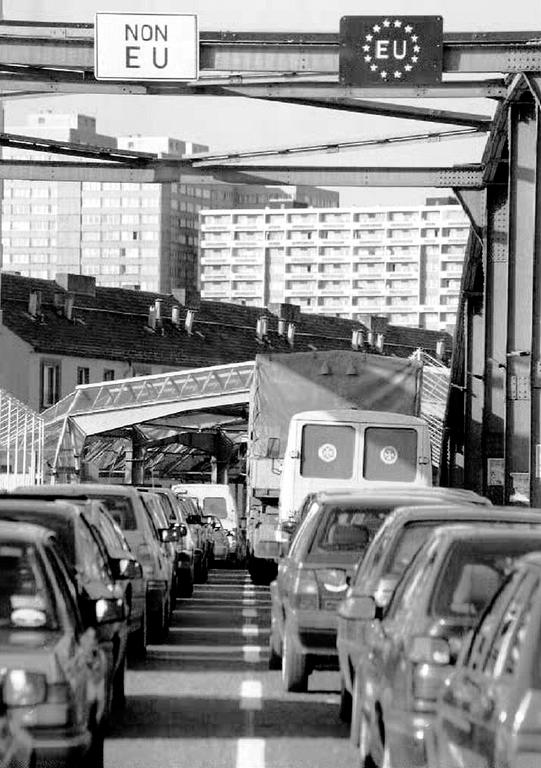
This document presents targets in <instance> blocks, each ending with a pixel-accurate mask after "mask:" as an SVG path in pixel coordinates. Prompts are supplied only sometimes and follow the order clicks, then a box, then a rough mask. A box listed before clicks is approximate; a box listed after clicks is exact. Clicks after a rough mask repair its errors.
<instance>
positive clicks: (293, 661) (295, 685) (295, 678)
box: [282, 627, 308, 693]
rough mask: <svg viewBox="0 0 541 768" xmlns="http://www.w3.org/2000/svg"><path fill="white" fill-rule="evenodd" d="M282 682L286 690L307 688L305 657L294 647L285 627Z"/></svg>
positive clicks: (296, 690) (302, 691)
mask: <svg viewBox="0 0 541 768" xmlns="http://www.w3.org/2000/svg"><path fill="white" fill-rule="evenodd" d="M282 683H283V686H284V689H285V690H286V691H290V692H298V693H305V692H306V691H307V690H308V668H307V663H306V657H305V655H304V654H302V653H299V651H297V649H296V648H295V646H294V644H293V640H292V638H291V633H290V631H289V630H288V628H287V627H286V630H285V632H284V642H283V648H282Z"/></svg>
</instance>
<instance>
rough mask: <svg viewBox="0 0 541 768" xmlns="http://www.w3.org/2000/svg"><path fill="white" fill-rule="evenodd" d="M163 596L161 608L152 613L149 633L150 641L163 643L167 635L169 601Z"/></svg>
mask: <svg viewBox="0 0 541 768" xmlns="http://www.w3.org/2000/svg"><path fill="white" fill-rule="evenodd" d="M164 601H165V597H164V596H162V599H161V601H160V606H159V609H158V610H156V611H152V613H151V614H150V621H151V623H150V625H149V626H148V635H149V639H150V642H153V643H163V642H165V638H166V637H167V612H166V611H167V602H164Z"/></svg>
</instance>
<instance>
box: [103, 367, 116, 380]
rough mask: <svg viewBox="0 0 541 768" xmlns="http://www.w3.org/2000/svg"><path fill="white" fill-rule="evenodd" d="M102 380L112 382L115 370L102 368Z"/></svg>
mask: <svg viewBox="0 0 541 768" xmlns="http://www.w3.org/2000/svg"><path fill="white" fill-rule="evenodd" d="M103 380H104V381H114V380H115V369H114V368H104V369H103Z"/></svg>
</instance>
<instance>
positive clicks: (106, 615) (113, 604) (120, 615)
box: [94, 597, 126, 624]
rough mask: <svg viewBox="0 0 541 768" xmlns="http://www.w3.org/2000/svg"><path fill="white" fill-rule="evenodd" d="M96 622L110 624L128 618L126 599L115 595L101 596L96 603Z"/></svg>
mask: <svg viewBox="0 0 541 768" xmlns="http://www.w3.org/2000/svg"><path fill="white" fill-rule="evenodd" d="M94 610H95V614H96V624H109V623H111V622H113V621H123V620H124V619H125V618H126V610H125V606H124V600H122V599H121V598H113V597H100V598H99V599H98V600H96V602H95V604H94Z"/></svg>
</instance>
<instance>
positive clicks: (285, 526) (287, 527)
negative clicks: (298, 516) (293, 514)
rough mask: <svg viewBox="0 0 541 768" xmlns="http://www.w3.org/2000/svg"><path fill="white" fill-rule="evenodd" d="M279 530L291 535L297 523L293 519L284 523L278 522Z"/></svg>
mask: <svg viewBox="0 0 541 768" xmlns="http://www.w3.org/2000/svg"><path fill="white" fill-rule="evenodd" d="M280 530H281V531H282V532H283V533H287V535H288V536H293V534H294V533H295V531H296V530H297V523H296V521H295V520H286V521H285V522H284V523H281V524H280Z"/></svg>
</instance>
